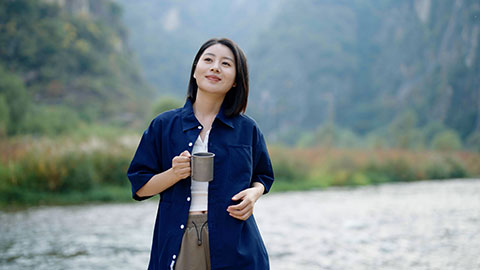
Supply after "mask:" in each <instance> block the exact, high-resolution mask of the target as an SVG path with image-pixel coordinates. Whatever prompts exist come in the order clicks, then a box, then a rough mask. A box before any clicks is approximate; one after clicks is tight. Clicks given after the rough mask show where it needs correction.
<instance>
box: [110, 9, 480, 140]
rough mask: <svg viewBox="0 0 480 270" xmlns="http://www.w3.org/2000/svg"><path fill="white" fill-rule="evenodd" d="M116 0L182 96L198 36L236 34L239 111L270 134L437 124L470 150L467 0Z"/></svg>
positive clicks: (478, 59)
mask: <svg viewBox="0 0 480 270" xmlns="http://www.w3.org/2000/svg"><path fill="white" fill-rule="evenodd" d="M119 2H120V3H121V4H122V5H123V6H125V10H126V12H125V21H126V22H127V24H128V25H129V27H130V28H131V29H132V30H133V31H132V37H133V39H132V44H133V47H134V48H136V49H137V53H138V55H139V59H140V61H141V63H142V65H143V66H144V67H146V70H145V73H146V77H147V78H149V80H150V81H151V82H154V85H156V86H158V88H159V89H161V91H162V92H163V93H170V94H172V95H175V96H177V97H181V96H184V95H185V88H186V87H185V86H186V80H187V77H188V74H189V68H190V66H191V61H192V59H193V56H194V54H195V52H196V50H197V49H198V47H199V46H200V44H201V43H202V42H204V41H205V40H207V39H208V38H210V37H212V36H227V37H230V38H232V39H234V40H235V41H237V42H238V43H239V44H240V46H241V47H242V48H243V49H244V50H245V52H246V54H247V57H248V60H249V65H250V71H251V92H250V96H251V98H250V103H249V108H248V113H249V114H250V115H251V116H253V118H255V119H256V120H257V121H258V123H259V125H260V126H261V127H262V130H263V131H264V133H265V135H266V136H267V138H268V139H269V141H270V142H274V143H283V144H288V145H290V146H297V145H309V146H315V145H317V144H318V143H319V142H318V141H316V140H315V139H314V138H315V137H317V135H318V133H321V132H323V131H326V130H325V127H327V128H329V125H332V124H333V126H335V128H336V129H337V130H343V131H345V132H341V133H340V134H342V136H343V135H345V136H346V137H350V138H354V137H355V138H359V139H360V140H357V143H356V144H357V145H359V147H364V146H365V145H364V144H363V142H364V141H366V140H368V139H369V138H375V140H374V141H375V142H376V143H378V142H380V143H381V144H382V145H384V146H388V147H394V148H403V147H407V148H409V149H412V148H416V147H420V148H423V149H436V148H438V147H440V148H442V147H443V146H440V145H439V141H438V140H440V139H437V138H439V137H442V136H445V133H444V132H448V133H450V135H449V136H446V137H447V138H443V139H441V140H448V141H450V142H448V144H449V146H448V147H450V148H452V147H453V148H457V147H460V148H463V149H478V148H479V147H480V145H479V144H478V142H477V141H478V140H476V139H473V138H475V136H477V135H475V134H476V133H478V132H480V108H479V106H478V104H479V100H480V89H479V88H478V85H480V76H479V74H480V45H478V44H480V33H479V31H478V29H477V28H478V23H479V22H480V5H479V4H478V1H472V0H465V1H453V2H452V1H417V0H405V1H394V0H362V1H360V0H355V1H342V0H339V1H331V0H301V1H281V0H279V1H268V0H258V1H254V2H255V3H252V2H251V1H245V2H235V3H234V4H232V3H230V2H225V1H222V0H207V1H201V2H198V3H197V2H195V3H192V2H188V1H187V2H182V1H175V0H166V1H156V0H145V1H142V4H138V3H137V2H135V1H129V0H119ZM207 13H208V14H212V15H211V16H204V14H207ZM218 22H221V23H218ZM452 132H454V133H456V134H452ZM442 133H443V135H441V134H442ZM477 137H478V136H477ZM378 138H380V140H379V139H378ZM469 138H472V139H469ZM345 139H346V138H345ZM457 139H459V141H457V143H452V142H451V141H453V140H457ZM434 140H436V141H435V142H434ZM342 141H344V140H343V139H342ZM370 141H373V140H370ZM322 143H324V142H322ZM362 144H363V145H362ZM440 144H443V143H440ZM339 146H343V145H339Z"/></svg>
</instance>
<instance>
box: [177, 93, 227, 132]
mask: <svg viewBox="0 0 480 270" xmlns="http://www.w3.org/2000/svg"><path fill="white" fill-rule="evenodd" d="M224 111H225V109H224V104H222V107H220V111H219V112H218V114H217V117H216V119H218V120H219V121H220V122H222V123H224V124H225V125H227V126H229V127H231V128H233V122H232V118H231V117H227V116H226V115H225V112H224ZM199 125H200V122H198V120H197V118H196V117H195V114H194V113H193V104H192V101H190V99H188V98H187V101H186V102H185V105H184V106H183V108H182V127H183V131H187V130H189V129H192V128H196V127H198V126H199Z"/></svg>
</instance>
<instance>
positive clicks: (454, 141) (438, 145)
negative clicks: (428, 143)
mask: <svg viewBox="0 0 480 270" xmlns="http://www.w3.org/2000/svg"><path fill="white" fill-rule="evenodd" d="M432 148H433V149H436V150H443V151H451V150H458V149H460V148H462V140H461V139H460V136H459V135H458V133H457V132H456V131H455V130H452V129H449V130H445V131H442V132H440V133H438V134H437V135H435V137H434V138H433V141H432Z"/></svg>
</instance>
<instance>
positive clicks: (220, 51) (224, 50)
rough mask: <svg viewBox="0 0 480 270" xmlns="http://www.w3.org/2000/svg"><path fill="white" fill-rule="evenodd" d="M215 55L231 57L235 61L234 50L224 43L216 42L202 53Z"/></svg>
mask: <svg viewBox="0 0 480 270" xmlns="http://www.w3.org/2000/svg"><path fill="white" fill-rule="evenodd" d="M206 54H208V55H213V56H215V57H220V58H229V59H231V60H232V61H234V59H235V58H234V56H233V52H232V51H231V50H230V48H228V47H227V46H225V45H223V44H219V43H217V44H215V45H212V46H210V47H208V48H207V49H206V50H205V51H204V52H203V54H202V56H204V55H206Z"/></svg>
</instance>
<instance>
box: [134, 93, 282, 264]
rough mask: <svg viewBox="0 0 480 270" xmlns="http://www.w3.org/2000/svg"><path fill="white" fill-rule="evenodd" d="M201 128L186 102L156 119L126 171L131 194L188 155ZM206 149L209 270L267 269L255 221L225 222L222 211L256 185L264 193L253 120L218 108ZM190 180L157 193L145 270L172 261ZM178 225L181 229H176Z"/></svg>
mask: <svg viewBox="0 0 480 270" xmlns="http://www.w3.org/2000/svg"><path fill="white" fill-rule="evenodd" d="M202 128H203V127H202V126H201V124H200V123H199V122H198V120H197V119H196V117H195V115H194V113H193V108H192V103H191V102H190V101H189V100H187V102H186V103H185V106H184V107H183V108H179V109H175V110H171V111H167V112H164V113H162V114H160V115H158V116H157V117H156V118H155V119H154V120H153V121H152V122H151V124H150V126H149V127H148V128H147V130H145V132H144V133H143V136H142V139H141V141H140V144H139V146H138V149H137V151H136V153H135V156H134V158H133V160H132V162H131V164H130V167H129V169H128V173H127V174H128V178H129V179H130V182H131V184H132V195H133V198H134V199H136V200H143V199H147V198H148V197H138V196H137V195H136V192H137V191H138V190H139V189H140V188H141V187H142V186H143V185H145V183H147V182H148V180H150V178H152V177H153V176H154V175H155V174H158V173H161V172H163V171H165V170H167V169H169V168H171V166H172V159H173V157H175V156H178V155H179V154H180V153H182V152H183V151H185V150H188V151H189V152H190V153H191V152H192V149H193V144H194V143H195V140H196V139H197V137H198V135H199V134H200V131H201V129H202ZM208 150H209V151H210V152H213V153H215V161H214V179H213V181H211V182H210V183H209V186H208V231H209V238H210V239H209V241H210V242H209V244H210V260H211V269H212V270H214V269H223V270H227V269H232V270H233V269H235V270H239V269H248V270H255V269H258V270H265V269H269V262H268V255H267V251H266V249H265V246H264V243H263V240H262V238H261V235H260V232H259V231H258V228H257V225H256V222H255V219H254V217H253V215H252V216H250V217H249V218H248V219H247V220H246V221H241V220H238V219H235V218H233V217H231V216H230V215H229V214H228V212H227V207H228V206H229V205H232V204H237V203H239V202H238V201H232V200H231V198H232V197H233V196H234V195H235V194H237V193H238V192H240V191H242V190H244V189H246V188H249V187H251V185H252V183H253V182H260V183H262V184H263V185H264V186H265V193H267V192H268V191H269V189H270V187H271V186H272V183H273V171H272V166H271V162H270V158H269V155H268V152H267V147H266V145H265V140H264V138H263V135H262V133H261V132H260V130H259V128H258V126H257V124H256V123H255V121H254V120H253V119H251V118H249V117H247V116H246V115H238V116H234V117H226V116H225V114H224V113H223V106H222V108H221V109H220V112H219V113H218V115H217V117H216V119H215V120H214V122H213V124H212V129H211V131H210V135H209V140H208ZM190 185H191V179H190V177H188V178H186V179H183V180H180V181H179V182H177V183H176V184H175V185H173V186H172V187H170V188H168V189H166V190H165V191H163V192H162V193H161V194H160V204H159V208H158V213H157V218H156V221H155V228H154V234H153V243H152V250H151V254H150V263H149V266H148V269H149V270H153V269H155V270H157V269H159V270H160V269H161V270H164V269H173V267H174V265H175V260H176V259H177V257H178V252H179V250H180V245H181V242H182V237H183V233H184V228H185V226H184V225H185V224H186V222H187V218H188V212H189V209H190V203H191V199H190V197H191V191H190ZM182 225H183V226H182Z"/></svg>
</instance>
